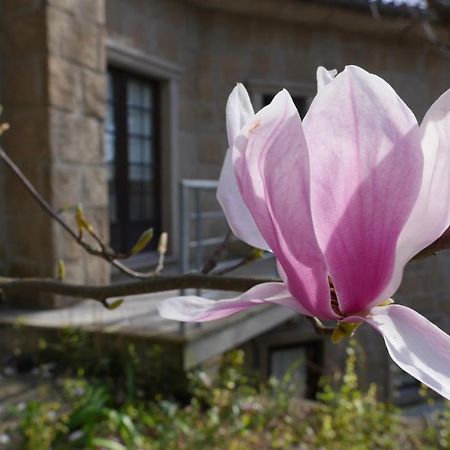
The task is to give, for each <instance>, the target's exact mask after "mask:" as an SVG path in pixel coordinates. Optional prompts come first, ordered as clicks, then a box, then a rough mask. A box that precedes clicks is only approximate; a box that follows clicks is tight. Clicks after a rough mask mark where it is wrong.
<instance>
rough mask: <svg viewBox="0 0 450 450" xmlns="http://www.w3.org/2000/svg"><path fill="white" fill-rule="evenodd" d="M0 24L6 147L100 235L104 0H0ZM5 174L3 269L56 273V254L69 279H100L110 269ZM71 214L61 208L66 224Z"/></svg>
mask: <svg viewBox="0 0 450 450" xmlns="http://www.w3.org/2000/svg"><path fill="white" fill-rule="evenodd" d="M1 30H2V39H1V42H2V45H1V52H2V53H1V57H0V59H1V61H2V73H3V75H2V98H1V101H2V103H3V105H4V109H5V119H7V120H8V122H9V123H10V124H11V130H10V131H9V132H8V133H7V134H6V136H5V139H4V141H3V142H4V145H5V148H6V150H7V151H8V153H9V154H10V155H11V157H12V158H13V159H14V160H15V161H16V163H17V164H18V165H19V166H20V167H21V168H22V170H23V171H24V173H25V174H26V175H27V176H28V177H29V179H30V180H31V181H32V183H33V184H34V185H35V186H36V188H37V189H38V190H39V192H40V193H41V194H42V195H43V196H44V198H46V199H47V200H48V201H49V202H50V203H51V204H52V205H53V206H54V207H55V208H56V209H63V208H67V207H71V206H74V205H76V204H77V203H79V202H81V203H82V204H83V205H84V207H85V210H86V214H87V215H88V217H89V219H91V220H92V222H93V224H94V226H95V227H96V229H97V230H98V231H99V232H100V233H101V234H102V235H103V236H105V239H107V238H108V227H107V224H108V221H107V209H106V208H107V194H106V192H107V191H106V189H107V186H106V172H105V168H104V164H103V160H104V158H103V118H104V109H105V107H104V98H105V58H104V42H103V39H104V4H103V1H102V0H83V1H75V0H67V1H62V0H55V1H47V2H44V1H39V0H29V1H27V0H23V1H20V2H15V1H9V0H2V2H1ZM3 173H4V176H2V180H3V183H4V186H5V189H4V190H2V192H3V193H4V195H6V199H4V202H2V205H1V208H3V209H4V214H2V224H1V225H0V226H1V227H2V228H1V231H2V236H3V238H4V237H5V236H6V238H7V241H6V242H7V245H4V246H3V247H0V251H1V252H2V253H1V255H0V259H1V260H2V261H7V267H5V269H4V270H5V271H6V273H9V274H11V275H15V276H54V275H55V272H56V267H57V261H58V260H59V259H63V260H64V262H65V265H66V270H67V281H71V282H79V283H83V282H105V281H107V280H108V270H109V268H108V267H107V266H106V265H104V264H102V263H101V262H99V261H98V260H97V259H94V258H92V257H87V256H86V255H85V254H83V252H82V250H81V249H80V248H79V247H78V246H77V245H76V244H74V242H73V241H71V240H70V239H68V238H67V236H66V235H65V234H64V233H63V231H62V230H61V228H59V226H58V225H57V224H56V223H55V222H53V221H51V220H50V218H49V217H48V216H47V215H46V214H44V213H43V212H42V211H41V210H40V209H39V208H38V206H37V205H36V203H35V202H34V201H33V200H32V199H31V198H30V196H29V194H28V193H27V192H26V191H25V190H24V189H23V187H22V186H21V185H20V184H19V183H18V182H17V180H15V179H14V177H13V176H12V175H11V173H10V172H9V171H4V172H3ZM72 215H73V213H70V214H67V213H65V214H63V216H64V217H66V218H67V219H68V220H69V221H71V222H72V223H73V220H72V217H71V216H72ZM5 217H6V220H5V219H4V218H5ZM0 244H1V240H0ZM18 300H21V302H24V303H27V299H18ZM18 300H15V302H16V303H17V301H18ZM33 303H34V302H33ZM41 304H42V305H56V304H58V299H56V298H50V297H45V298H42V299H41Z"/></svg>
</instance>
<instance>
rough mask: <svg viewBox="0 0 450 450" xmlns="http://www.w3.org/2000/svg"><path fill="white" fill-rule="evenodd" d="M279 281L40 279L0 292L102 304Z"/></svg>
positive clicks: (1, 287)
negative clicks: (97, 282) (90, 282)
mask: <svg viewBox="0 0 450 450" xmlns="http://www.w3.org/2000/svg"><path fill="white" fill-rule="evenodd" d="M273 281H280V280H276V279H273V278H269V279H264V278H236V277H218V276H211V275H197V274H187V275H179V276H159V277H154V278H149V279H147V280H143V281H133V282H127V283H118V284H109V285H102V286H85V285H77V284H69V283H62V282H60V281H57V280H53V279H43V278H8V277H0V291H1V292H2V293H3V295H8V294H19V293H20V294H33V295H35V294H36V293H37V292H46V293H51V294H59V295H66V296H69V297H77V298H89V299H92V300H97V301H100V302H103V301H104V300H105V299H107V298H110V297H122V296H127V295H136V294H150V293H155V292H164V291H172V290H178V289H210V290H218V291H236V292H244V291H247V290H248V289H250V288H252V287H253V286H256V285H257V284H261V283H267V282H273Z"/></svg>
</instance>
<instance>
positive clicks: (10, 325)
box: [0, 259, 295, 369]
mask: <svg viewBox="0 0 450 450" xmlns="http://www.w3.org/2000/svg"><path fill="white" fill-rule="evenodd" d="M169 270H170V268H169ZM235 275H236V276H239V275H241V276H248V275H254V276H260V277H267V276H274V275H275V269H274V262H273V260H272V259H269V260H263V261H258V262H255V263H253V264H252V265H249V266H247V267H244V268H242V269H240V270H239V271H237V272H236V273H235ZM175 295H178V291H169V292H163V293H157V294H141V295H134V296H129V297H126V298H125V301H124V303H123V304H122V305H121V306H120V307H119V308H118V309H116V310H112V311H110V310H107V309H105V308H104V307H103V306H102V305H100V304H99V303H97V302H95V301H92V300H85V301H82V302H80V303H78V304H76V305H73V306H70V307H67V308H61V309H49V310H38V311H37V310H24V309H12V308H5V309H2V310H1V311H0V329H1V328H2V329H9V330H10V331H11V330H14V328H17V327H18V326H19V327H20V329H21V330H23V327H25V328H27V327H28V328H33V329H35V330H36V331H37V332H39V330H44V329H45V330H58V329H64V328H68V327H74V328H80V329H82V330H85V331H88V332H95V333H97V334H98V333H100V334H107V335H110V334H112V333H115V334H118V335H121V336H122V337H127V336H128V337H130V338H133V337H138V338H140V339H148V342H158V343H159V344H162V345H164V343H166V344H168V345H170V346H171V347H172V346H173V345H175V346H176V347H178V349H179V350H180V351H177V352H176V353H177V354H179V355H181V356H180V357H181V359H182V360H181V361H179V364H180V365H181V366H182V367H183V368H184V369H189V368H192V367H194V366H195V365H197V364H200V363H202V362H204V361H206V360H207V359H209V358H211V357H214V356H216V355H219V354H221V353H222V352H224V351H227V350H229V349H231V348H233V347H236V346H238V345H240V344H242V343H243V342H245V341H248V340H249V339H251V338H253V337H255V336H257V335H259V334H262V333H264V332H266V331H269V330H270V329H271V328H273V327H275V326H277V325H280V324H282V323H283V322H285V321H287V320H289V319H290V318H292V317H293V316H295V313H294V312H292V311H290V310H288V309H285V308H280V307H276V306H271V305H268V306H262V307H256V308H254V309H252V310H250V311H248V312H246V313H241V314H237V315H235V316H231V317H229V318H226V319H223V320H220V321H214V322H209V323H204V324H201V325H198V324H186V325H185V326H184V327H180V323H179V322H174V321H170V320H165V319H162V318H161V317H160V316H159V314H158V312H157V306H158V304H159V303H160V302H161V301H163V300H164V299H165V298H168V297H172V296H175ZM202 295H205V296H207V297H209V298H216V299H218V298H225V297H232V296H234V295H235V294H233V293H230V292H226V293H223V292H217V291H204V292H203V293H202Z"/></svg>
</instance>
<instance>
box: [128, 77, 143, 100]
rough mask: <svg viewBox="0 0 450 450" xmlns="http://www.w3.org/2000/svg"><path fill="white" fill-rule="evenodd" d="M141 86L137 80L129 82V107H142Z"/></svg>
mask: <svg viewBox="0 0 450 450" xmlns="http://www.w3.org/2000/svg"><path fill="white" fill-rule="evenodd" d="M140 84H141V83H139V82H138V81H135V80H128V82H127V103H128V106H132V105H134V106H139V105H140Z"/></svg>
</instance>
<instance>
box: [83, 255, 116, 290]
mask: <svg viewBox="0 0 450 450" xmlns="http://www.w3.org/2000/svg"><path fill="white" fill-rule="evenodd" d="M85 264H86V276H85V283H86V284H107V283H109V282H110V277H111V264H110V263H108V262H106V261H104V260H103V259H101V258H96V257H95V256H88V257H87V258H86V261H85Z"/></svg>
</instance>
